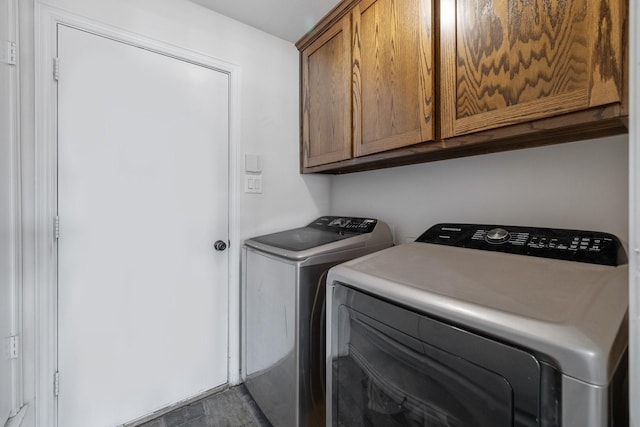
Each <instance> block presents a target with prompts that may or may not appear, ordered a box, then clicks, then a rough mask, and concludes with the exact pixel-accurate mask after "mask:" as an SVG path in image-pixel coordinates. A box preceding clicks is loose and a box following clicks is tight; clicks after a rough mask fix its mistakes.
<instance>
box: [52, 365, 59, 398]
mask: <svg viewBox="0 0 640 427" xmlns="http://www.w3.org/2000/svg"><path fill="white" fill-rule="evenodd" d="M53 395H54V396H59V395H60V372H59V371H56V372H55V373H54V374H53Z"/></svg>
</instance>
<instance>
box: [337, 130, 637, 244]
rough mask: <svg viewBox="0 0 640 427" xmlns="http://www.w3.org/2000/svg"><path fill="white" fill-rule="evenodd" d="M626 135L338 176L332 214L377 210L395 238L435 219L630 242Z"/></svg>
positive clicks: (375, 213)
mask: <svg viewBox="0 0 640 427" xmlns="http://www.w3.org/2000/svg"><path fill="white" fill-rule="evenodd" d="M627 141H628V137H627V135H620V136H615V137H609V138H602V139H596V140H589V141H579V142H573V143H568V144H560V145H553V146H548V147H539V148H531V149H526V150H518V151H510V152H503V153H496V154H488V155H481V156H473V157H465V158H460V159H453V160H445V161H440V162H434V163H424V164H420V165H412V166H404V167H399V168H392V169H384V170H379V171H372V172H360V173H355V174H349V175H343V176H336V177H334V178H333V179H332V182H331V206H332V213H334V214H346V215H363V216H374V217H377V218H379V219H382V220H384V221H387V222H388V223H389V224H390V225H391V226H393V227H394V228H395V239H396V243H402V242H404V241H405V239H407V238H409V237H411V238H415V237H417V236H418V235H420V234H421V233H422V232H423V231H425V230H426V229H427V228H429V227H430V226H431V225H433V224H436V223H438V222H470V223H488V224H503V225H523V226H540V227H557V228H574V229H586V230H596V231H604V232H610V233H613V234H615V235H617V236H618V237H619V238H620V239H621V240H623V241H625V242H626V241H627V240H628V238H627V235H628V224H627V222H628V213H627V206H628V166H627V162H628V160H627V159H628V154H627Z"/></svg>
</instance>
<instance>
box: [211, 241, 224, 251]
mask: <svg viewBox="0 0 640 427" xmlns="http://www.w3.org/2000/svg"><path fill="white" fill-rule="evenodd" d="M213 247H214V249H215V250H216V251H224V250H225V249H227V244H226V243H225V242H223V241H222V240H216V242H215V243H214V244H213Z"/></svg>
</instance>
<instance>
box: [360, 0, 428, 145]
mask: <svg viewBox="0 0 640 427" xmlns="http://www.w3.org/2000/svg"><path fill="white" fill-rule="evenodd" d="M432 19H433V18H432V10H431V0H363V1H361V2H360V3H358V4H356V6H355V7H354V9H353V11H352V40H353V41H352V54H353V67H352V69H353V82H352V84H353V87H352V91H353V147H354V155H355V156H356V157H358V156H363V155H368V154H372V153H378V152H382V151H386V150H390V149H394V148H399V147H405V146H408V145H413V144H416V143H419V142H424V141H432V140H433V139H434V120H433V82H434V80H433V38H432Z"/></svg>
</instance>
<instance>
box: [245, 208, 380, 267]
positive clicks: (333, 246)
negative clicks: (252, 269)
mask: <svg viewBox="0 0 640 427" xmlns="http://www.w3.org/2000/svg"><path fill="white" fill-rule="evenodd" d="M244 243H245V245H246V246H250V247H252V248H255V249H258V250H261V251H263V252H267V253H270V254H273V255H277V256H280V257H283V258H287V259H290V260H296V261H299V260H303V259H306V258H309V257H311V256H315V255H320V254H329V253H334V252H339V251H344V250H347V249H352V248H364V247H367V248H372V249H373V248H385V247H389V246H391V245H392V244H393V237H392V236H391V230H390V229H389V226H387V224H385V223H384V222H382V221H378V220H376V219H372V218H354V217H337V216H323V217H320V218H318V219H316V220H315V221H312V222H311V223H310V224H308V225H307V226H305V227H300V228H294V229H292V230H285V231H280V232H277V233H272V234H267V235H264V236H258V237H254V238H251V239H248V240H246V241H245V242H244Z"/></svg>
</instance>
